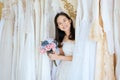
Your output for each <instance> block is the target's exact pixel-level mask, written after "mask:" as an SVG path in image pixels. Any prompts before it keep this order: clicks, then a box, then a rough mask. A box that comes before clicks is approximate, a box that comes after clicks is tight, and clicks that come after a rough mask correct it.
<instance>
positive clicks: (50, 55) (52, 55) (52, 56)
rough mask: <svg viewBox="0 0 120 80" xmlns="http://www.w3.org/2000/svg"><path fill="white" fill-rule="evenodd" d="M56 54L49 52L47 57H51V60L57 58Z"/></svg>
mask: <svg viewBox="0 0 120 80" xmlns="http://www.w3.org/2000/svg"><path fill="white" fill-rule="evenodd" d="M58 56H59V55H58V54H56V53H54V54H49V58H50V59H51V60H57V59H58Z"/></svg>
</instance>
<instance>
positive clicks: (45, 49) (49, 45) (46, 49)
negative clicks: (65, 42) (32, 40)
mask: <svg viewBox="0 0 120 80" xmlns="http://www.w3.org/2000/svg"><path fill="white" fill-rule="evenodd" d="M56 49H57V41H56V40H54V39H51V38H49V39H47V40H44V41H42V43H41V46H40V53H41V54H45V53H47V55H48V54H53V51H55V50H56ZM53 62H54V64H55V66H57V64H56V61H55V60H53Z"/></svg>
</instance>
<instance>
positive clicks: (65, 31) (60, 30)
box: [49, 12, 75, 80]
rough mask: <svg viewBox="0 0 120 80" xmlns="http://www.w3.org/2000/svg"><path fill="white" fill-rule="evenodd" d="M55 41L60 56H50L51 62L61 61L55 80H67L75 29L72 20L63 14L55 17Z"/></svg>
mask: <svg viewBox="0 0 120 80" xmlns="http://www.w3.org/2000/svg"><path fill="white" fill-rule="evenodd" d="M54 21H55V28H56V38H55V39H56V40H57V41H58V47H59V50H60V54H57V53H56V52H54V53H55V54H50V55H49V57H50V59H51V60H61V63H60V65H59V66H58V71H57V73H56V80H69V77H70V76H69V75H70V73H69V71H70V66H71V61H72V53H73V49H74V40H75V29H74V27H73V21H72V19H71V18H70V17H69V16H68V15H67V14H66V13H64V12H60V13H58V14H57V15H56V16H55V20H54Z"/></svg>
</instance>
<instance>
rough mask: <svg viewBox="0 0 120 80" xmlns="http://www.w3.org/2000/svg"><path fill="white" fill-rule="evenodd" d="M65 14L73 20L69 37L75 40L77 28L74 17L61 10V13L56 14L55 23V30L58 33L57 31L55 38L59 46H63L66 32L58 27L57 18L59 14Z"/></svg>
mask: <svg viewBox="0 0 120 80" xmlns="http://www.w3.org/2000/svg"><path fill="white" fill-rule="evenodd" d="M61 15H62V16H65V17H66V18H68V19H69V20H71V24H70V35H69V37H68V39H70V40H75V29H74V27H73V21H72V19H71V18H70V17H69V16H68V15H67V14H66V13H64V12H60V13H57V14H56V16H55V19H54V23H55V30H56V33H55V40H56V41H58V47H62V44H61V42H62V41H63V39H64V36H65V32H64V31H61V30H60V29H59V28H58V23H57V18H58V17H59V16H61Z"/></svg>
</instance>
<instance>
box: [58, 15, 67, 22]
mask: <svg viewBox="0 0 120 80" xmlns="http://www.w3.org/2000/svg"><path fill="white" fill-rule="evenodd" d="M64 19H68V18H67V17H66V16H64V15H60V16H58V18H57V21H62V20H64Z"/></svg>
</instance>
